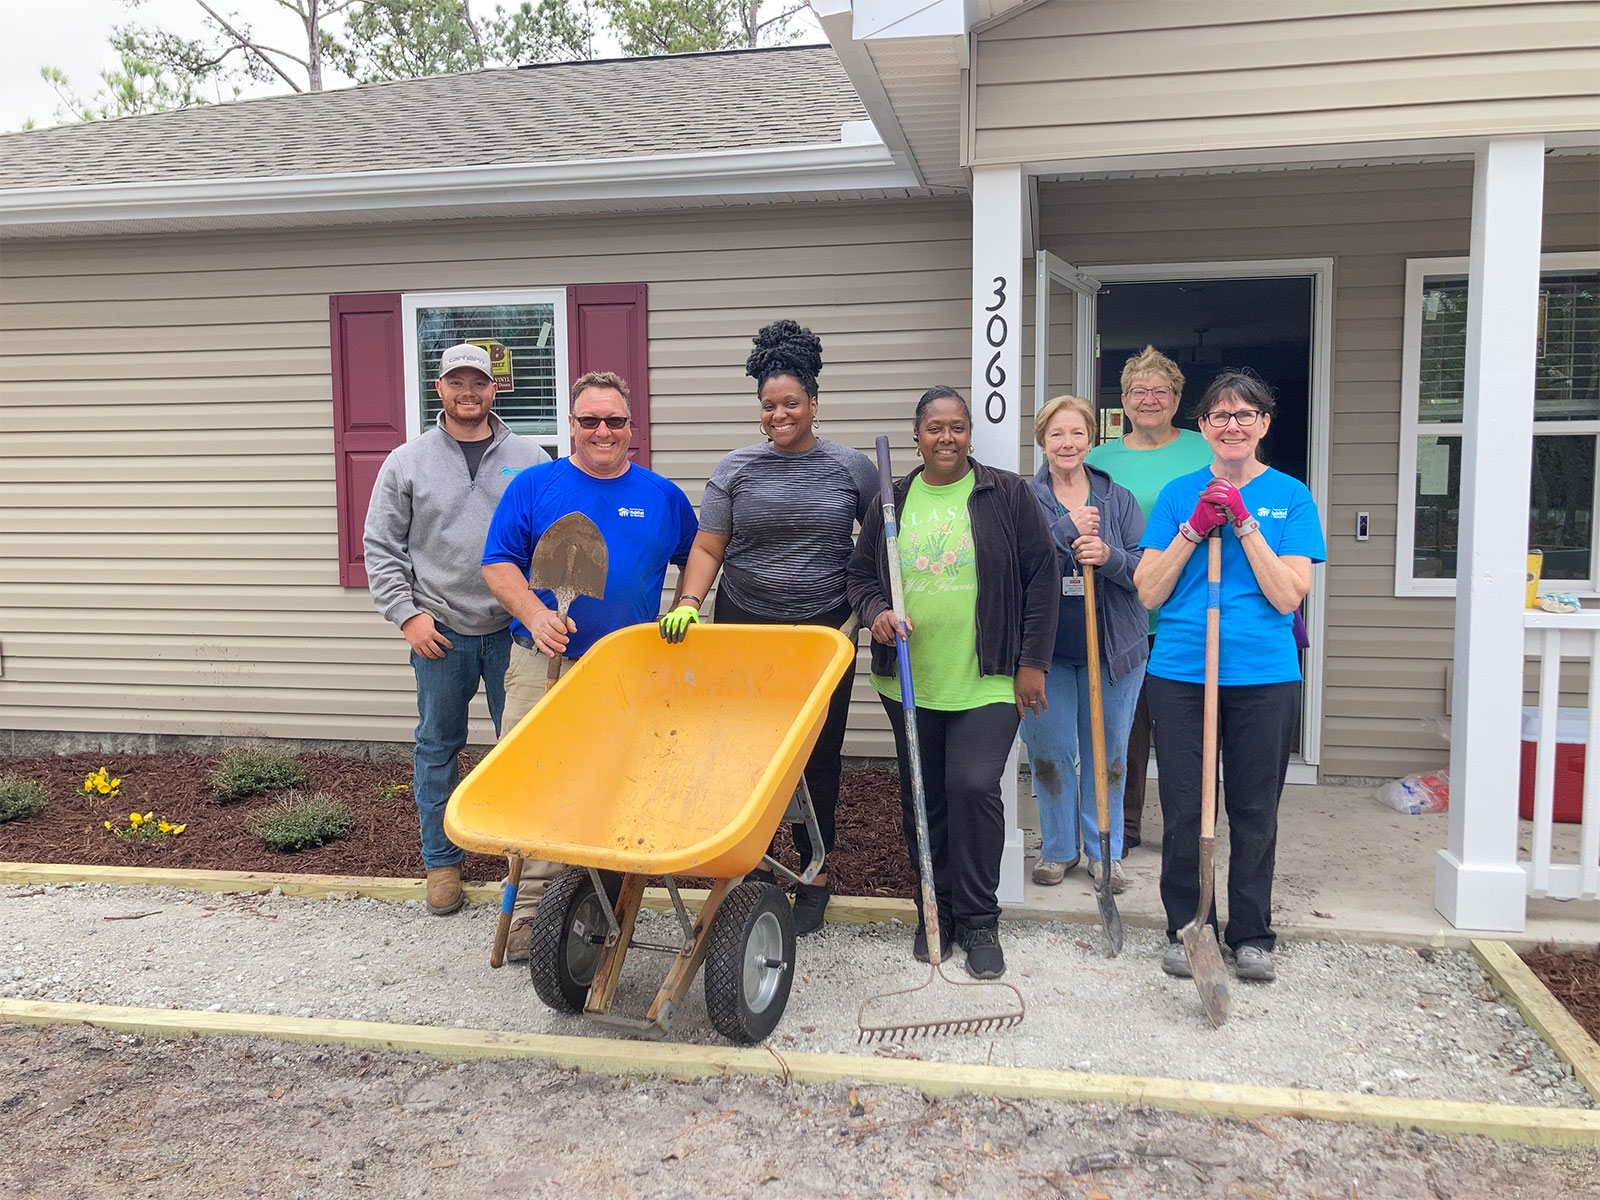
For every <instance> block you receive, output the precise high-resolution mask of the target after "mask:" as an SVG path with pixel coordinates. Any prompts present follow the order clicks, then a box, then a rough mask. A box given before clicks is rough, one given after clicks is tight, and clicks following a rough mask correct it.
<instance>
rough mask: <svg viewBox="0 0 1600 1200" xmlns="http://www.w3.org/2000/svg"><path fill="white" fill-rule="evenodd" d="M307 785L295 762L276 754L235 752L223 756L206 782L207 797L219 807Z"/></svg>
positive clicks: (300, 766) (303, 770)
mask: <svg viewBox="0 0 1600 1200" xmlns="http://www.w3.org/2000/svg"><path fill="white" fill-rule="evenodd" d="M309 781H310V776H309V775H307V773H306V768H305V765H304V764H303V763H302V762H301V761H300V760H299V759H298V758H296V757H295V756H294V755H292V754H284V753H282V752H280V751H276V750H235V751H233V752H231V753H229V754H227V755H224V756H223V759H222V762H221V763H220V764H219V765H218V767H217V769H216V770H215V771H213V772H211V774H210V775H209V776H208V777H207V779H206V782H207V783H208V784H210V785H211V795H212V796H213V797H214V798H215V799H216V800H217V801H218V802H219V803H222V804H226V803H227V802H228V801H230V800H243V799H246V798H247V797H249V796H259V795H261V794H262V793H263V792H276V791H280V790H282V789H283V788H296V787H303V786H304V785H305V784H306V783H308V782H309Z"/></svg>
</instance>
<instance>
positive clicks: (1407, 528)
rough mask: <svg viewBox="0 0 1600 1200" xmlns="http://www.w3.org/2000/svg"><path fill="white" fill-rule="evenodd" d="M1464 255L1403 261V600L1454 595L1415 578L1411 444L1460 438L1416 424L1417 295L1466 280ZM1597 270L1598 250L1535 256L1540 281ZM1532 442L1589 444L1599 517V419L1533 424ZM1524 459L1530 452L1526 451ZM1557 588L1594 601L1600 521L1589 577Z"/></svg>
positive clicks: (1457, 432) (1398, 529)
mask: <svg viewBox="0 0 1600 1200" xmlns="http://www.w3.org/2000/svg"><path fill="white" fill-rule="evenodd" d="M1469 263H1470V260H1469V259H1468V258H1467V257H1466V256H1464V255H1463V256H1452V257H1449V258H1408V259H1406V283H1405V301H1404V304H1405V307H1404V310H1403V315H1402V320H1403V322H1404V328H1403V340H1402V343H1401V356H1400V358H1401V366H1400V478H1399V484H1398V488H1397V492H1396V501H1397V502H1396V506H1395V560H1394V594H1395V595H1396V596H1398V597H1406V596H1449V597H1453V596H1455V594H1456V580H1455V579H1418V578H1417V577H1416V576H1415V575H1414V574H1413V571H1414V569H1415V566H1416V531H1417V439H1418V438H1420V437H1423V436H1436V437H1463V436H1465V428H1466V425H1465V422H1464V421H1448V422H1427V423H1424V422H1422V421H1421V420H1419V412H1418V409H1419V408H1420V404H1421V393H1422V292H1423V286H1424V283H1425V282H1426V280H1427V279H1428V278H1429V277H1430V276H1434V275H1467V274H1469ZM1595 270H1600V251H1588V250H1585V251H1576V252H1569V253H1556V254H1541V255H1540V256H1539V275H1540V278H1541V280H1542V279H1543V277H1544V275H1545V273H1546V272H1549V271H1595ZM1533 434H1534V436H1535V437H1541V436H1543V437H1548V436H1558V435H1562V434H1566V435H1570V436H1574V437H1578V436H1588V437H1590V438H1591V439H1593V441H1594V444H1595V459H1596V469H1595V494H1594V496H1593V498H1592V499H1591V504H1592V505H1593V506H1594V507H1593V508H1592V510H1591V511H1592V512H1594V513H1595V514H1596V515H1597V517H1600V419H1597V420H1588V421H1538V420H1536V421H1534V423H1533ZM1529 452H1530V454H1531V453H1532V447H1531V446H1530V448H1529ZM1559 582H1560V583H1561V584H1562V589H1563V590H1564V591H1571V592H1574V593H1575V594H1577V595H1579V596H1582V597H1586V598H1590V599H1593V598H1596V597H1600V521H1597V522H1596V525H1595V526H1594V527H1592V528H1591V533H1590V545H1589V578H1588V579H1586V580H1561V581H1559Z"/></svg>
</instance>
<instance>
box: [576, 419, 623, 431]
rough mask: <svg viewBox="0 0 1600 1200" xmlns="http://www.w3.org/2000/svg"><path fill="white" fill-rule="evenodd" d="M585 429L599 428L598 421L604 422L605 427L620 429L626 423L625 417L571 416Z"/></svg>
mask: <svg viewBox="0 0 1600 1200" xmlns="http://www.w3.org/2000/svg"><path fill="white" fill-rule="evenodd" d="M572 419H573V420H574V421H576V422H577V423H578V424H579V425H581V426H583V427H584V428H585V429H599V428H600V422H602V421H604V422H605V423H606V428H607V429H621V428H622V427H623V426H625V425H626V424H627V423H628V418H627V417H573V418H572Z"/></svg>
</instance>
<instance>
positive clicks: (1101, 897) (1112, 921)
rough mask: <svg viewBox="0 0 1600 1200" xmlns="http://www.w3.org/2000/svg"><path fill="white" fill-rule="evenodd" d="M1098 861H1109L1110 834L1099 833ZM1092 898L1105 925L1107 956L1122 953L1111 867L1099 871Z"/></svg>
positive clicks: (1118, 914)
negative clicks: (1097, 905)
mask: <svg viewBox="0 0 1600 1200" xmlns="http://www.w3.org/2000/svg"><path fill="white" fill-rule="evenodd" d="M1100 861H1101V862H1102V863H1106V864H1109V863H1110V862H1111V835H1110V834H1109V833H1102V834H1101V835H1100ZM1094 898H1095V901H1096V903H1098V904H1099V905H1100V924H1101V925H1102V926H1104V927H1105V932H1106V941H1107V942H1108V943H1109V944H1110V947H1111V949H1110V952H1109V953H1108V954H1107V957H1108V958H1115V957H1116V956H1117V955H1119V954H1121V953H1122V914H1121V913H1119V912H1118V911H1117V902H1116V900H1115V899H1114V898H1113V897H1112V895H1111V869H1110V867H1109V866H1107V867H1105V868H1104V869H1102V870H1101V872H1100V882H1099V883H1097V884H1096V885H1095V889H1094Z"/></svg>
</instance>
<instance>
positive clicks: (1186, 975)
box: [1161, 942, 1194, 979]
mask: <svg viewBox="0 0 1600 1200" xmlns="http://www.w3.org/2000/svg"><path fill="white" fill-rule="evenodd" d="M1161 969H1162V970H1163V971H1165V972H1166V973H1167V974H1168V975H1176V976H1177V977H1178V978H1179V979H1193V978H1194V972H1193V971H1192V970H1190V968H1189V952H1188V951H1187V950H1185V949H1184V948H1183V943H1182V942H1168V943H1167V952H1166V953H1165V954H1163V955H1162V956H1161Z"/></svg>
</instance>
